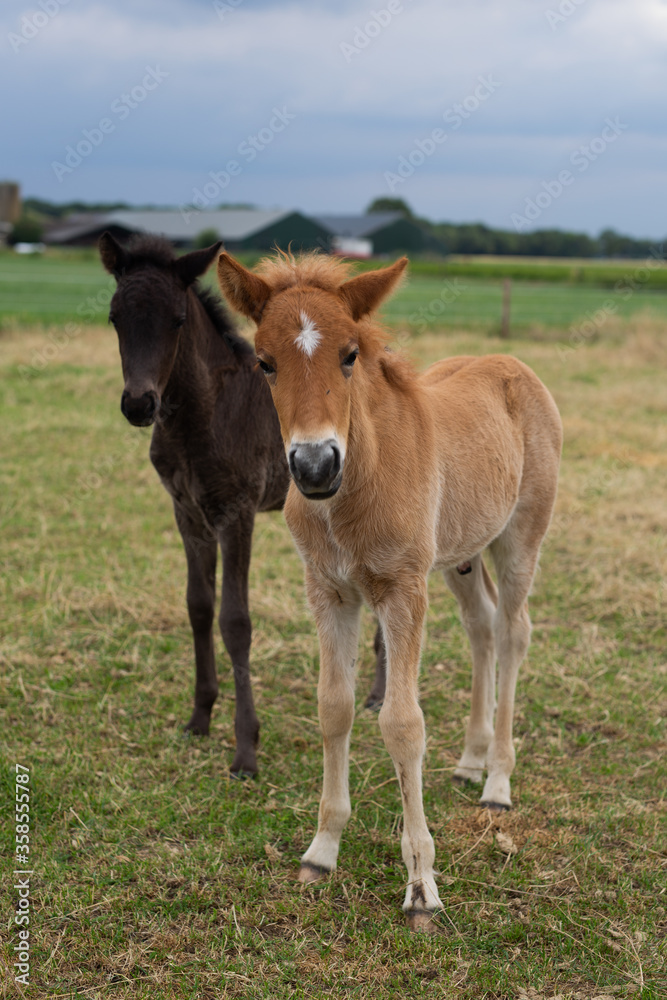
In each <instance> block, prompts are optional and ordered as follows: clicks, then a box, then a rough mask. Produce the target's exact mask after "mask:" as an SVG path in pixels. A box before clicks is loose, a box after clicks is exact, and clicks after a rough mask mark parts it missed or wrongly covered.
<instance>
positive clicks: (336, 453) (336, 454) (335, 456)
mask: <svg viewBox="0 0 667 1000" xmlns="http://www.w3.org/2000/svg"><path fill="white" fill-rule="evenodd" d="M331 452H332V455H331V464H332V469H331V475H332V476H337V475H338V473H339V472H340V449H339V448H338V446H337V445H335V444H332V445H331Z"/></svg>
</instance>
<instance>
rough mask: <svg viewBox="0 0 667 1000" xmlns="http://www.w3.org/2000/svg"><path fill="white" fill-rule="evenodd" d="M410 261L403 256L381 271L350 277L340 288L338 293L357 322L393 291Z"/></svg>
mask: <svg viewBox="0 0 667 1000" xmlns="http://www.w3.org/2000/svg"><path fill="white" fill-rule="evenodd" d="M407 263H408V258H407V257H401V258H400V259H399V260H397V261H396V263H395V264H392V265H391V267H383V268H382V270H381V271H367V272H366V273H365V274H358V275H357V277H356V278H350V280H349V281H346V282H345V283H344V284H343V285H341V286H340V288H339V289H338V294H339V295H340V297H341V298H342V300H343V302H344V303H345V304H346V305H347V307H348V308H349V310H350V312H351V313H352V319H353V320H354V321H355V323H356V322H357V320H359V319H361V317H362V316H366V315H368V313H370V312H373V310H374V309H377V307H378V306H379V305H380V303H381V302H382V300H383V299H386V298H387V296H388V295H390V294H391V292H393V290H394V288H395V287H396V285H397V284H398V282H399V281H400V279H401V276H402V274H403V271H404V270H405V267H406V265H407Z"/></svg>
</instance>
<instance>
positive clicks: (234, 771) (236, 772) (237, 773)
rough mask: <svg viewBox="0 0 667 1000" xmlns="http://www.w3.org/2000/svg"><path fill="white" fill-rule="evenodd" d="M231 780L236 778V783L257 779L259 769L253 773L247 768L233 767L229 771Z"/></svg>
mask: <svg viewBox="0 0 667 1000" xmlns="http://www.w3.org/2000/svg"><path fill="white" fill-rule="evenodd" d="M229 776H230V778H234V779H235V781H247V780H248V778H256V777H257V768H255V770H254V771H251V770H250V769H249V768H247V767H234V766H233V765H232V766H231V767H230V769H229Z"/></svg>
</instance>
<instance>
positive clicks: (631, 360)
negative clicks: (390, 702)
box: [0, 256, 667, 1000]
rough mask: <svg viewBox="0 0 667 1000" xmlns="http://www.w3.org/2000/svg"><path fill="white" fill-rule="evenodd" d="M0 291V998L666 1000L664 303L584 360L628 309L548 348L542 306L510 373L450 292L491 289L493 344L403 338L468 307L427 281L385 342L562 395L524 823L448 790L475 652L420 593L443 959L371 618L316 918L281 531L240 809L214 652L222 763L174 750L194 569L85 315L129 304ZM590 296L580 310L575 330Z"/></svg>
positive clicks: (552, 322)
mask: <svg viewBox="0 0 667 1000" xmlns="http://www.w3.org/2000/svg"><path fill="white" fill-rule="evenodd" d="M63 261H64V263H63ZM7 268H9V269H11V268H15V270H14V272H13V274H14V278H15V280H14V281H11V280H7V281H5V280H4V279H3V282H2V284H1V285H0V291H1V292H2V299H3V304H2V315H3V321H2V322H3V327H2V331H1V332H0V428H1V431H0V435H1V442H2V444H1V454H2V463H1V464H0V520H1V522H2V537H3V543H2V571H1V576H0V636H1V643H0V660H1V663H2V669H1V670H0V703H1V704H2V719H3V724H2V728H1V729H0V759H1V760H2V785H3V795H2V803H3V809H4V814H3V815H4V818H3V822H2V824H0V849H1V852H2V859H3V862H2V864H3V871H2V881H1V884H0V897H1V899H2V909H1V913H2V924H1V926H2V931H1V944H0V958H1V959H2V962H3V963H4V964H5V966H6V974H5V975H4V976H3V978H4V983H3V986H2V988H1V989H0V995H2V996H7V997H15V996H26V997H31V998H32V997H40V998H41V997H50V998H63V1000H64V998H70V997H71V998H73V997H87V998H91V1000H92V998H100V1000H101V998H104V1000H125V998H128V1000H129V998H135V997H151V998H157V997H159V998H166V1000H172V998H173V1000H176V998H179V1000H183V998H193V1000H194V998H202V1000H214V998H215V1000H217V998H266V1000H269V998H271V1000H282V998H292V997H298V998H308V1000H311V998H312V1000H315V998H320V997H329V996H336V997H338V996H340V997H343V996H345V997H353V998H363V1000H370V998H372V1000H389V998H395V997H429V998H430V997H438V998H447V1000H449V998H453V1000H483V998H489V1000H555V998H557V997H558V998H560V1000H595V998H597V1000H610V998H614V1000H624V998H642V1000H659V998H664V997H667V955H666V953H665V939H666V937H667V888H666V887H667V795H666V790H667V763H666V755H665V750H666V749H667V737H666V732H665V730H666V726H667V629H666V619H667V582H666V581H667V505H666V504H665V481H666V476H667V378H666V377H665V370H666V368H667V337H666V336H665V328H666V326H667V311H666V309H665V304H664V300H663V297H662V295H661V294H659V293H658V292H648V291H647V290H646V289H638V290H637V291H636V292H635V293H633V294H631V295H630V296H629V297H628V299H627V300H625V301H624V302H623V306H624V307H626V306H627V311H625V312H624V311H622V310H621V309H620V308H619V310H618V312H617V313H609V315H607V316H605V318H604V321H603V322H602V321H601V322H600V323H598V325H597V326H596V327H595V330H594V333H593V334H591V335H584V336H582V337H573V336H572V335H571V334H570V333H569V332H568V329H567V326H568V324H569V323H575V322H576V323H579V322H581V321H582V317H583V315H584V314H585V313H586V312H587V311H588V310H594V309H596V308H599V303H600V302H601V301H602V302H604V300H605V298H607V297H608V296H610V295H611V296H612V298H613V296H614V292H613V289H611V290H610V289H606V290H605V289H603V288H590V287H586V288H581V289H579V288H577V287H576V286H575V285H563V286H562V287H561V289H560V291H561V292H562V295H563V298H562V299H561V305H560V306H558V310H560V311H558V310H557V309H556V307H555V306H554V311H553V312H552V313H549V316H547V296H546V295H542V294H541V292H540V288H541V286H539V285H536V284H529V283H528V282H526V283H525V285H526V287H525V288H524V289H523V290H522V292H521V295H523V294H524V293H525V299H523V300H522V299H521V295H520V294H519V289H518V287H516V306H517V309H518V308H519V304H520V302H521V301H524V302H525V303H530V307H529V306H528V305H526V309H527V312H526V317H527V318H526V324H525V328H524V330H523V331H521V333H520V335H518V336H516V337H514V338H512V339H510V340H500V339H498V338H497V337H496V336H494V335H493V332H492V323H491V318H490V316H491V312H492V310H491V307H490V306H489V307H488V309H487V307H486V306H485V305H484V302H485V299H484V294H486V293H485V292H484V288H485V287H486V288H487V289H488V288H490V287H491V286H492V285H493V282H491V281H487V280H486V279H482V278H475V279H472V278H468V277H466V276H462V277H461V279H460V280H461V281H463V282H464V283H465V281H467V280H470V281H471V282H472V281H473V280H475V281H476V282H479V284H477V285H475V294H473V292H472V291H471V292H470V302H471V305H470V310H471V313H470V315H471V316H473V315H477V318H478V324H477V325H475V324H473V323H472V322H470V323H467V322H461V323H460V325H457V323H458V320H457V321H456V322H451V323H450V322H449V321H447V322H445V319H444V317H443V316H442V315H441V314H439V313H438V312H437V309H431V312H430V314H429V321H428V322H427V323H426V325H425V327H424V328H422V327H420V325H419V324H418V323H416V322H410V319H409V318H410V316H411V315H412V314H413V313H414V312H416V311H417V310H418V309H419V308H420V307H423V308H425V309H427V310H428V308H429V302H431V301H432V300H433V301H435V300H436V299H438V297H439V296H440V294H441V292H442V287H443V281H451V282H453V281H454V280H455V279H454V277H452V276H449V277H445V278H444V279H443V278H442V277H439V276H436V277H433V276H428V275H422V276H417V277H415V279H414V280H413V281H412V282H411V283H408V284H407V285H406V286H405V287H404V288H403V289H402V290H401V292H400V294H399V295H398V296H397V298H396V300H395V303H394V304H393V305H392V306H390V307H388V308H387V310H386V313H385V315H386V317H387V319H388V321H389V322H390V323H391V324H392V326H391V330H390V331H389V339H390V340H392V341H395V342H397V343H398V344H400V345H401V347H402V348H403V349H404V350H405V351H406V352H407V353H408V354H409V355H410V356H412V357H413V358H414V359H415V361H416V363H417V364H418V365H420V366H423V365H425V364H427V363H430V362H431V361H434V360H436V359H437V358H439V357H444V356H447V355H451V354H460V353H466V354H482V353H489V352H493V351H503V352H510V353H513V354H516V355H517V356H519V357H521V358H522V360H524V361H526V362H527V363H528V364H530V365H531V366H532V367H533V368H534V369H535V370H536V371H537V373H538V374H539V376H540V377H541V378H542V379H543V380H544V381H545V382H546V384H547V385H548V386H549V388H550V389H551V391H552V392H553V394H554V396H555V398H556V401H557V403H558V405H559V407H560V409H561V413H562V416H563V421H564V426H565V446H564V454H563V464H562V476H561V483H560V491H559V498H558V504H557V511H556V515H555V518H554V522H553V525H552V528H551V531H550V533H549V535H548V537H547V539H546V541H545V544H544V548H543V552H542V558H541V563H540V570H539V573H538V576H537V579H536V582H535V586H534V592H533V595H532V597H531V615H532V620H533V625H534V631H533V639H532V646H531V649H530V651H529V654H528V657H527V660H526V662H525V663H524V665H523V667H522V670H521V673H520V676H519V683H518V688H517V708H516V715H515V730H514V735H515V742H516V749H517V766H516V770H515V772H514V778H513V793H514V795H513V797H514V808H513V810H512V811H511V812H509V813H503V814H491V813H489V812H488V811H486V810H482V809H480V808H479V807H478V806H477V797H478V793H477V792H476V791H475V790H474V789H465V788H464V789H461V788H459V787H457V786H454V785H453V784H452V782H451V780H450V776H451V774H452V771H453V770H454V767H455V765H456V762H457V760H458V756H459V755H460V752H461V748H462V742H463V732H464V724H465V717H466V715H467V713H468V711H469V688H470V668H469V652H468V647H467V643H466V641H465V636H464V633H463V630H462V628H461V626H460V624H459V621H458V617H457V613H456V607H455V602H454V600H453V598H452V597H451V596H450V595H449V592H448V591H447V589H446V587H445V585H444V582H443V581H442V580H441V579H440V578H439V577H437V576H434V577H433V578H432V580H431V585H430V610H429V616H428V623H427V632H426V637H425V643H424V653H423V659H422V673H421V681H420V693H421V703H422V707H423V709H424V713H425V718H426V728H427V738H428V739H427V753H426V758H425V763H424V798H425V809H426V815H427V819H428V822H429V826H430V829H431V831H432V833H433V836H434V839H435V844H436V867H437V869H438V872H439V874H438V876H437V881H438V884H439V887H440V891H441V896H442V899H443V902H444V904H445V908H444V911H443V912H442V913H441V914H440V916H439V917H438V920H437V930H438V933H437V934H435V935H434V936H432V937H427V936H421V935H416V936H415V935H411V934H410V933H409V932H408V930H407V929H406V928H405V926H404V922H403V918H402V914H401V909H400V906H401V902H402V898H403V891H404V867H403V863H402V860H401V851H400V831H401V813H400V797H399V791H398V785H397V782H396V780H395V777H394V774H393V769H392V765H391V760H390V758H389V756H388V754H387V753H386V751H385V749H384V746H383V744H382V740H381V737H380V733H379V727H378V722H377V716H376V715H374V714H373V713H370V712H368V711H367V710H365V709H364V708H363V702H364V698H365V695H366V693H367V690H368V688H369V686H370V682H371V671H372V635H373V621H372V619H371V617H370V615H366V617H365V619H364V631H363V636H362V646H361V650H360V660H359V670H358V684H357V693H358V702H357V705H358V708H357V716H356V722H355V728H354V731H353V737H352V747H351V775H350V780H351V793H352V802H353V815H352V819H351V820H350V823H349V824H348V827H347V829H346V831H345V834H344V836H343V842H342V846H341V854H340V859H339V868H338V870H337V871H336V872H335V873H334V874H333V875H331V876H330V877H329V878H327V879H325V880H324V881H323V882H321V883H318V884H316V885H313V886H309V887H303V886H301V885H299V884H297V882H296V881H295V877H296V871H297V868H298V859H299V855H300V853H301V852H302V851H303V850H304V849H305V847H306V846H307V845H308V843H309V842H310V839H311V838H312V835H313V831H314V828H315V824H316V820H317V806H318V801H319V794H320V789H321V771H322V753H321V745H320V742H321V741H320V736H319V730H318V724H317V703H316V684H317V671H318V650H317V640H316V635H315V629H314V625H313V622H312V619H311V616H310V614H309V612H308V610H307V608H306V605H305V600H304V596H303V579H302V570H301V565H300V563H299V560H298V558H297V556H296V554H295V552H294V549H293V545H292V542H291V539H290V537H289V533H288V531H287V529H286V526H285V524H284V520H283V517H282V514H281V513H279V512H277V513H272V514H263V515H259V517H258V521H257V528H256V533H255V538H254V550H253V562H252V565H251V612H252V617H253V626H254V636H253V651H252V673H253V683H254V691H255V695H256V702H257V710H258V714H259V716H260V720H261V723H262V733H261V747H260V753H259V764H260V769H261V770H260V775H259V776H258V778H257V779H256V780H250V781H245V782H240V781H236V780H232V779H230V777H229V773H228V766H229V764H230V762H231V759H232V752H233V683H232V678H231V676H230V671H229V665H228V661H227V658H226V654H225V653H224V651H223V649H222V643H221V641H220V640H219V637H218V638H217V648H218V653H219V655H218V665H219V671H220V677H221V693H220V697H219V700H218V702H217V704H216V707H215V709H214V714H213V723H212V731H211V736H210V737H208V738H206V739H196V738H195V739H189V740H186V739H184V738H183V735H182V730H181V727H182V724H183V723H184V722H185V721H186V720H187V718H188V716H189V710H190V706H191V700H192V693H193V683H194V678H193V673H194V670H193V655H192V650H191V640H190V629H189V624H188V620H187V613H186V608H185V561H184V558H183V554H182V549H181V543H180V538H179V535H178V532H177V530H176V527H175V524H174V520H173V515H172V510H171V506H170V502H169V500H168V497H167V494H166V493H165V491H164V490H163V488H162V487H161V485H160V483H159V481H158V478H157V475H156V473H155V472H154V470H153V468H152V466H151V465H150V462H149V459H148V444H149V439H150V432H149V431H143V430H137V429H133V428H131V427H130V426H129V425H128V424H126V422H125V421H124V419H123V417H122V416H121V413H120V409H119V403H120V394H121V389H122V383H121V376H120V365H119V360H118V349H117V345H116V339H115V334H114V331H113V329H112V328H110V327H109V326H107V325H106V324H105V322H104V320H105V316H106V310H107V303H106V302H104V303H103V302H101V301H100V312H99V315H95V316H93V317H91V320H96V322H93V323H91V322H88V321H87V319H86V317H84V316H82V315H80V318H79V319H77V313H76V310H77V307H78V305H79V304H80V303H81V302H84V303H85V300H86V298H88V297H95V296H96V295H97V294H98V293H99V292H100V291H104V289H105V288H106V289H108V288H109V287H110V286H109V282H108V281H107V279H106V278H105V277H104V276H103V275H101V273H100V268H99V265H98V263H97V262H96V261H95V259H94V258H93V257H92V256H90V257H89V259H88V260H86V259H85V257H84V256H81V258H80V259H79V260H78V262H77V267H76V268H75V269H73V268H72V267H71V261H70V262H69V263H68V259H67V258H63V260H58V259H56V260H48V259H46V258H45V259H19V260H16V259H15V258H10V257H8V256H7V257H2V258H1V259H0V270H2V271H3V274H4V275H5V277H6V275H7V273H8V271H7ZM31 269H32V270H31ZM19 272H20V274H21V275H23V277H21V279H20V280H18V275H19ZM47 273H48V280H47V277H46V276H47ZM26 274H28V275H31V277H29V278H26V277H25V275H26ZM69 279H71V280H69ZM519 284H520V282H518V281H517V282H516V286H518V285H519ZM28 286H30V288H31V292H30V294H28V292H26V288H28ZM494 287H495V286H494ZM498 287H499V286H498ZM550 287H551V286H550ZM6 292H7V294H5V293H6ZM575 292H576V294H577V295H578V294H581V295H584V294H585V295H591V298H590V299H588V298H587V299H585V300H584V299H576V301H575V298H576V296H575ZM466 294H468V293H467V292H466V293H462V294H461V295H459V296H458V298H456V299H455V303H456V302H460V301H462V300H463V299H464V296H465V295H466ZM12 296H13V297H12ZM102 297H103V296H102ZM596 297H597V298H596ZM617 298H618V301H619V303H620V298H621V297H620V294H618V295H617ZM649 300H650V303H651V307H650V308H648V309H647V305H646V304H647V301H649ZM440 301H444V300H440ZM8 303H9V304H8ZM584 303H585V304H584ZM596 303H597V305H596ZM548 308H549V309H551V306H549V307H548ZM40 309H41V310H42V311H41V314H40ZM475 310H477V312H476V313H475ZM485 310H486V312H485ZM12 316H13V317H19V318H21V321H20V322H19V321H18V320H17V319H16V318H14V319H12ZM549 317H550V318H549ZM557 317H560V318H557ZM570 317H571V318H570ZM67 322H73V323H74V326H73V327H72V328H71V329H70V330H69V333H65V327H64V325H63V324H65V323H67ZM494 322H495V321H494ZM531 324H534V332H535V335H534V336H529V335H528V334H529V331H530V328H531ZM545 331H546V332H545ZM16 764H20V765H23V766H24V767H25V768H28V769H29V782H28V787H29V793H30V820H31V822H30V865H31V870H32V871H33V874H32V875H31V876H30V986H27V987H16V985H15V984H14V982H13V975H14V974H13V966H12V963H13V962H14V961H15V958H14V954H15V952H14V950H13V949H14V946H15V945H16V944H17V936H16V931H17V928H16V926H15V925H14V923H13V915H14V913H15V911H16V908H17V905H18V903H17V891H16V890H15V889H13V888H12V886H13V885H14V884H15V879H16V878H17V876H15V875H14V874H13V871H14V868H15V867H16V864H15V861H14V850H15V845H14V832H15V827H14V812H13V808H14V806H13V803H14V789H15V765H16ZM26 773H27V772H26ZM24 787H25V786H24ZM19 877H20V876H19Z"/></svg>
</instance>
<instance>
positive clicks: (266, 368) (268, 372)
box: [257, 358, 276, 375]
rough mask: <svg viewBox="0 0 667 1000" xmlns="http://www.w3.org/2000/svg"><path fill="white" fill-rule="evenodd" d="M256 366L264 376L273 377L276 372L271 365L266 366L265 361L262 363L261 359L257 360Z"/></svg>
mask: <svg viewBox="0 0 667 1000" xmlns="http://www.w3.org/2000/svg"><path fill="white" fill-rule="evenodd" d="M257 364H258V365H259V367H260V368H261V369H262V371H263V372H264V374H265V375H275V373H276V370H275V368H273V367H272V366H271V365H269V364H267V362H266V361H262V359H261V358H257Z"/></svg>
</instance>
